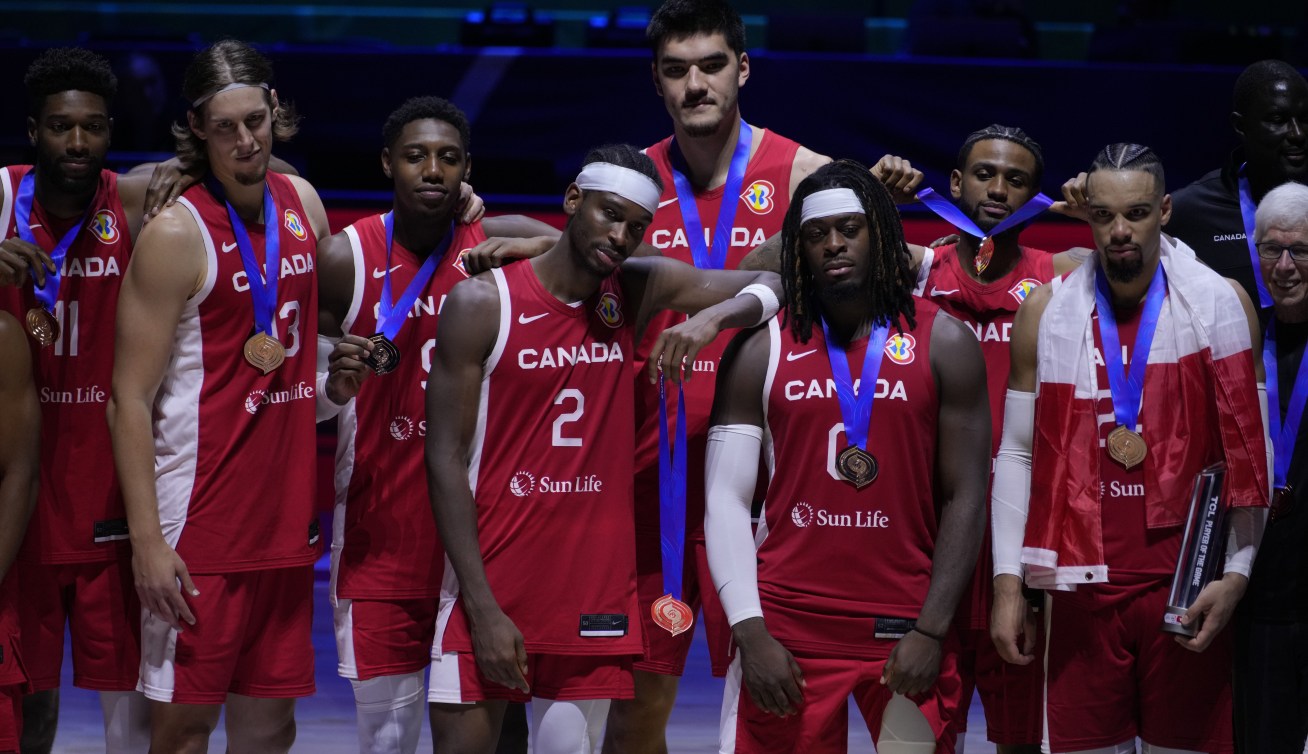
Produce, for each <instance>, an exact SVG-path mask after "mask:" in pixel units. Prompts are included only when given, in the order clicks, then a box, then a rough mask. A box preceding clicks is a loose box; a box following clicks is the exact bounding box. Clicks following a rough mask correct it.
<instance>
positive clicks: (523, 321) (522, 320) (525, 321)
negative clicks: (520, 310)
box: [518, 312, 549, 325]
mask: <svg viewBox="0 0 1308 754" xmlns="http://www.w3.org/2000/svg"><path fill="white" fill-rule="evenodd" d="M548 316H549V312H545V313H544V314H537V315H536V316H534V317H528V316H527V315H525V314H519V315H518V324H520V325H529V324H531V323H532V322H535V321H536V320H538V319H540V318H541V317H548Z"/></svg>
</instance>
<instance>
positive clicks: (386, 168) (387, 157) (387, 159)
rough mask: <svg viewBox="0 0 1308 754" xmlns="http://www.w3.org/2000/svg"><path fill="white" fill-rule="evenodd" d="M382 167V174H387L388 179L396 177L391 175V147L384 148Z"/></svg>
mask: <svg viewBox="0 0 1308 754" xmlns="http://www.w3.org/2000/svg"><path fill="white" fill-rule="evenodd" d="M381 166H382V172H383V173H385V174H386V177H387V178H394V177H395V176H393V175H391V148H390V147H382V151H381Z"/></svg>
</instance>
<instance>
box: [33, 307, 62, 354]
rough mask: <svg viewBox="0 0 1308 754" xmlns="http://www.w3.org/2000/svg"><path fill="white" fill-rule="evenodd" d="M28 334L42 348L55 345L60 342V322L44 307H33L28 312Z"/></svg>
mask: <svg viewBox="0 0 1308 754" xmlns="http://www.w3.org/2000/svg"><path fill="white" fill-rule="evenodd" d="M27 332H28V334H29V335H31V336H32V338H33V339H34V340H35V341H36V342H37V343H40V344H41V347H42V348H45V347H47V346H51V345H54V342H55V341H56V340H59V320H57V319H55V318H54V315H53V314H51V313H50V312H49V311H48V310H46V309H45V308H44V307H40V306H35V307H32V308H31V309H28V310H27Z"/></svg>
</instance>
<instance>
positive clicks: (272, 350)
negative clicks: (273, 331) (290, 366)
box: [245, 332, 286, 374]
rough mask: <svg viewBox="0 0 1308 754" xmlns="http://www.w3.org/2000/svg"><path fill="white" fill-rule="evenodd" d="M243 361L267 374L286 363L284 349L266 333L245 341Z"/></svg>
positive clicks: (259, 333)
mask: <svg viewBox="0 0 1308 754" xmlns="http://www.w3.org/2000/svg"><path fill="white" fill-rule="evenodd" d="M245 360H246V361H248V362H250V366H252V367H254V368H255V369H258V370H259V371H261V372H263V373H264V374H268V373H269V372H271V371H272V370H274V369H276V368H277V367H279V366H281V365H282V362H283V361H286V347H285V346H283V345H282V344H281V343H280V342H278V340H277V339H276V338H274V337H272V336H271V335H269V334H268V333H264V332H257V333H255V334H254V335H251V336H250V339H249V340H247V341H245Z"/></svg>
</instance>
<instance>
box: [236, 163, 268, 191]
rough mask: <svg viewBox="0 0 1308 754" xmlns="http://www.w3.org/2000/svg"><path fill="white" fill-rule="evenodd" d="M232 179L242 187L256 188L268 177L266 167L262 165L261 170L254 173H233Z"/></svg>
mask: <svg viewBox="0 0 1308 754" xmlns="http://www.w3.org/2000/svg"><path fill="white" fill-rule="evenodd" d="M232 177H233V178H235V179H236V182H237V183H239V184H241V185H242V186H258V185H259V184H260V183H263V181H264V179H265V178H267V177H268V166H267V165H264V166H263V168H262V169H260V170H255V171H254V172H246V173H233V174H232Z"/></svg>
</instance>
